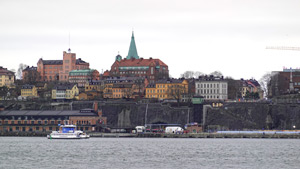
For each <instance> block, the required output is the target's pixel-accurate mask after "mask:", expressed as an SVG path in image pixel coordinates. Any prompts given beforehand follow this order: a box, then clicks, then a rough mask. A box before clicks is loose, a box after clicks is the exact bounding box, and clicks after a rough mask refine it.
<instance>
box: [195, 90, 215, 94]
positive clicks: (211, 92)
mask: <svg viewBox="0 0 300 169" xmlns="http://www.w3.org/2000/svg"><path fill="white" fill-rule="evenodd" d="M197 93H199V94H219V90H218V89H217V90H216V89H201V90H199V89H198V90H197Z"/></svg>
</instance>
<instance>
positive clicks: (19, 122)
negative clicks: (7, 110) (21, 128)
mask: <svg viewBox="0 0 300 169" xmlns="http://www.w3.org/2000/svg"><path fill="white" fill-rule="evenodd" d="M60 123H61V121H57V123H55V121H53V120H51V121H50V123H49V121H48V120H44V121H37V122H36V121H33V120H32V121H27V120H24V121H23V122H22V121H20V120H18V121H16V123H15V121H14V120H11V121H10V124H45V125H47V124H60ZM1 124H2V121H0V125H1ZM4 124H8V121H6V120H5V121H4Z"/></svg>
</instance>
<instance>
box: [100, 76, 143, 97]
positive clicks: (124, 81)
mask: <svg viewBox="0 0 300 169" xmlns="http://www.w3.org/2000/svg"><path fill="white" fill-rule="evenodd" d="M148 84H149V82H148V79H146V78H144V77H110V78H107V79H105V80H104V88H103V98H123V96H125V95H126V97H125V98H142V97H144V95H145V88H146V86H147V85H148ZM129 86H131V87H130V90H129V88H128V87H129ZM125 88H126V90H125ZM129 91H130V92H129ZM129 93H130V94H129ZM129 95H131V96H130V97H128V96H129Z"/></svg>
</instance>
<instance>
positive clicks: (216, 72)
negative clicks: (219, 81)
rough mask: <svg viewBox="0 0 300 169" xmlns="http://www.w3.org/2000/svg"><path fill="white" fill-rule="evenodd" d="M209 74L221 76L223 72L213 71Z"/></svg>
mask: <svg viewBox="0 0 300 169" xmlns="http://www.w3.org/2000/svg"><path fill="white" fill-rule="evenodd" d="M209 75H213V76H219V77H221V76H223V74H222V72H220V71H214V72H211V73H210V74H209Z"/></svg>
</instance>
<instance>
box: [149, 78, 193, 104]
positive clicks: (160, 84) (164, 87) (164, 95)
mask: <svg viewBox="0 0 300 169" xmlns="http://www.w3.org/2000/svg"><path fill="white" fill-rule="evenodd" d="M188 84H189V82H188V80H186V79H168V80H159V81H157V82H156V83H152V84H149V85H148V86H147V87H146V95H145V98H148V99H150V98H155V99H158V100H166V99H174V100H182V99H183V97H184V95H186V94H187V93H188Z"/></svg>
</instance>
